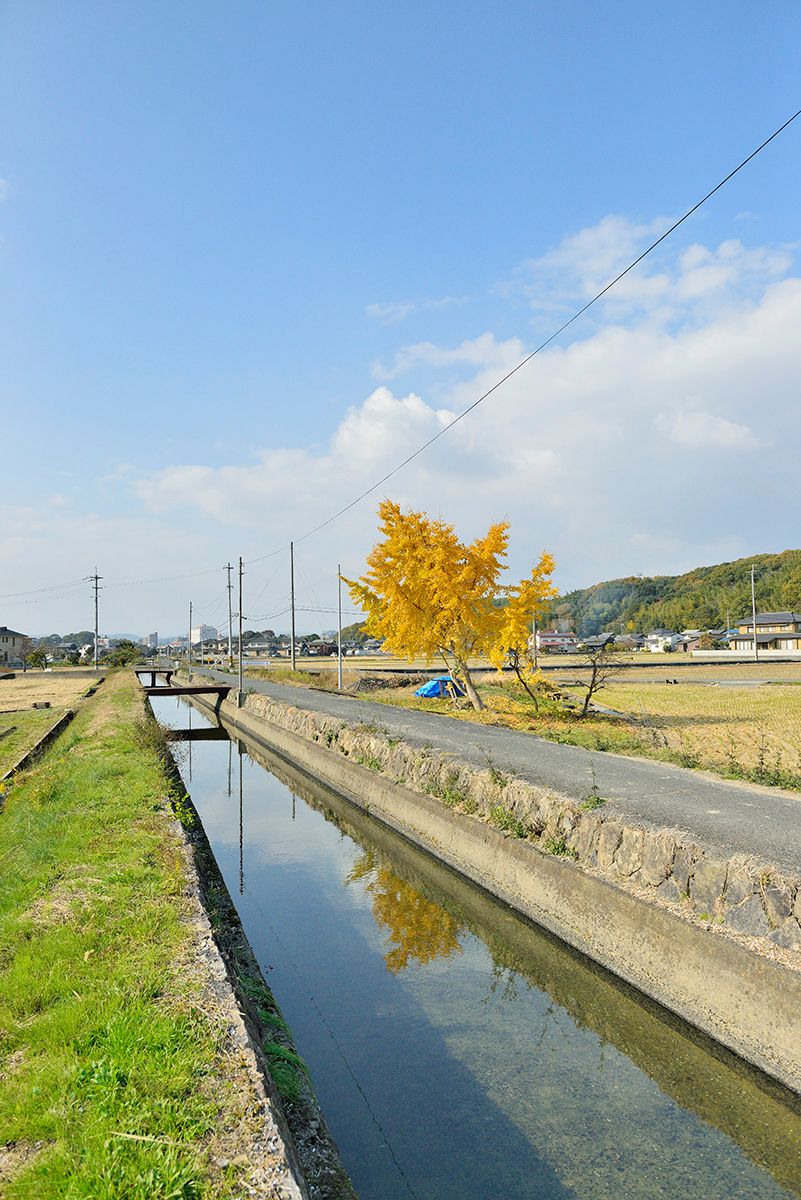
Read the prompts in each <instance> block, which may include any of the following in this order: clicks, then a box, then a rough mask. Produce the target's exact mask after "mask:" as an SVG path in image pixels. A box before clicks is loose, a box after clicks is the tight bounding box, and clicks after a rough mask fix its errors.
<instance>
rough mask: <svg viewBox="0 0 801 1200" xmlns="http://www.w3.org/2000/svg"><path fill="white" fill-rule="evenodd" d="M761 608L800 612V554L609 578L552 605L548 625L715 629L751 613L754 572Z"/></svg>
mask: <svg viewBox="0 0 801 1200" xmlns="http://www.w3.org/2000/svg"><path fill="white" fill-rule="evenodd" d="M752 565H753V566H754V567H755V568H756V600H757V608H758V609H759V610H761V611H762V612H775V611H781V610H784V609H789V610H791V611H795V612H799V611H801V550H785V551H783V553H781V554H758V555H755V556H753V557H751V558H740V559H737V560H736V562H729V563H719V564H718V565H717V566H714V567H697V568H696V569H695V570H694V571H688V572H687V574H686V575H656V576H654V577H652V578H644V579H643V578H639V577H638V578H633V577H632V578H629V579H611V580H608V581H607V582H606V583H595V584H593V585H592V587H588V588H579V589H578V590H576V591H574V592H567V593H566V594H565V595H564V596H560V597H559V598H558V599H557V600H555V601H554V603H553V605H552V607H551V611H550V614H549V618H548V620H549V623H551V622H553V623H555V622H556V621H558V620H565V621H568V622H569V623H570V625H571V627H572V628H573V629H575V630H576V632H577V633H580V634H585V635H586V634H592V633H600V632H601V631H609V632H612V633H648V632H649V630H651V629H676V630H681V629H715V628H723V627H725V626H726V624H727V622H728V623H731V624H732V625H733V624H736V623H737V621H738V620H742V619H743V618H744V617H748V615H749V613H750V612H751V567H752Z"/></svg>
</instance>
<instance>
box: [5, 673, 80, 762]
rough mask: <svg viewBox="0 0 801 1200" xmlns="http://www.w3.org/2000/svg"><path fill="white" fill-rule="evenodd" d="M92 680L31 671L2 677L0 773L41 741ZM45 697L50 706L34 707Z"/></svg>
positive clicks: (73, 704) (74, 703)
mask: <svg viewBox="0 0 801 1200" xmlns="http://www.w3.org/2000/svg"><path fill="white" fill-rule="evenodd" d="M91 683H92V680H91V679H88V678H87V677H86V676H85V675H84V676H72V677H64V676H61V675H55V676H54V675H50V674H49V673H48V672H47V671H35V672H34V671H28V672H26V673H25V674H19V675H17V676H16V678H15V679H0V774H2V772H3V771H7V770H8V769H9V768H10V767H13V765H14V764H15V763H16V762H17V761H18V760H19V759H20V758H21V757H22V755H23V754H24V753H25V751H26V750H29V749H30V748H31V746H33V745H35V744H36V742H38V740H39V738H40V737H41V736H42V734H43V733H46V731H47V730H48V729H49V728H50V726H51V725H54V724H55V722H56V721H57V720H58V718H59V717H60V716H61V714H62V713H63V712H64V711H65V710H66V709H68V708H74V707H75V705H76V703H77V701H78V699H79V697H80V696H81V695H83V693H84V692H85V691H86V689H87V688H88V687H89V686H90V684H91ZM43 700H49V701H50V708H45V709H34V708H33V707H32V706H33V705H34V704H35V703H39V702H41V701H43Z"/></svg>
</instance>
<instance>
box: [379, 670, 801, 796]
mask: <svg viewBox="0 0 801 1200" xmlns="http://www.w3.org/2000/svg"><path fill="white" fill-rule="evenodd" d="M479 689H480V691H481V694H482V699H483V701H484V709H483V711H481V712H475V711H474V710H473V709H472V708H468V707H467V706H466V705H464V704H463V703H459V702H458V701H457V702H454V701H451V700H446V699H431V700H423V699H421V698H419V697H417V696H415V695H414V688H413V687H411V686H410V687H393V688H380V687H379V688H376V689H374V690H371V691H368V692H365V694H364V698H365V699H367V700H371V701H374V702H376V703H379V704H392V705H398V706H400V707H403V708H416V709H422V710H424V711H429V712H432V711H433V712H441V713H446V714H447V715H448V716H452V717H457V718H459V719H460V720H466V721H474V722H477V723H479V724H483V725H501V726H505V727H506V728H509V729H518V730H522V731H524V732H528V733H533V734H536V735H537V736H538V737H543V738H547V739H549V740H550V741H555V742H564V743H567V744H570V745H575V746H584V747H586V748H587V749H588V750H601V751H609V752H612V753H616V754H628V755H633V756H638V757H644V758H655V759H659V760H661V761H662V762H669V763H675V764H676V765H678V766H683V767H693V768H699V769H702V770H707V771H712V772H715V773H716V774H719V775H723V776H725V777H727V778H730V779H743V780H748V781H750V782H753V783H761V784H766V785H769V786H778V787H784V788H791V789H794V790H801V687H799V686H793V685H791V684H776V685H766V686H762V687H748V686H746V687H730V686H724V687H720V686H710V685H700V684H693V683H688V684H681V683H680V684H675V685H667V684H665V683H661V684H659V683H639V682H638V683H628V682H620V681H615V682H612V683H608V684H607V685H606V686H605V687H604V688H603V690H602V691H601V692H600V694H599V695H598V696H597V697H596V698H595V701H596V702H597V704H598V705H599V706H600V705H602V706H603V707H604V708H608V709H610V710H613V711H612V712H610V713H605V712H600V711H595V712H592V711H591V712H590V713H589V714H588V716H587V717H586V718H585V719H584V720H581V719H580V717H579V713H580V711H581V706H582V703H583V692H582V691H581V690H580V689H576V688H573V687H570V686H568V685H562V687H561V688H560V689H557V688H555V687H553V686H550V687H548V686H547V685H546V687H545V688H543V690H542V691H541V692H540V698H539V707H538V709H537V708H535V706H534V704H533V703H532V701H531V699H530V698H529V696H528V695H527V694H526V692H525V691H524V690H523V688H521V687H520V685H519V684H518V683H517V681H513V680H510V679H507V678H504V679H502V680H497V681H491V682H485V683H480V684H479ZM360 694H361V693H360ZM617 714H619V715H617Z"/></svg>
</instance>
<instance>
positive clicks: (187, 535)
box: [0, 219, 801, 629]
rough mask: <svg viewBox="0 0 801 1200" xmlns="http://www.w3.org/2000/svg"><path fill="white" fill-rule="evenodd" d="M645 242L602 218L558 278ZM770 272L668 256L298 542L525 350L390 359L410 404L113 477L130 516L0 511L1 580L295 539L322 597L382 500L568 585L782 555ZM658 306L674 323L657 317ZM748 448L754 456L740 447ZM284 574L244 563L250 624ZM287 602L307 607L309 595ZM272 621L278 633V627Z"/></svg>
mask: <svg viewBox="0 0 801 1200" xmlns="http://www.w3.org/2000/svg"><path fill="white" fill-rule="evenodd" d="M601 224H602V225H603V223H601ZM644 228H645V227H637V226H633V225H632V226H627V225H626V224H625V223H622V222H621V221H620V219H614V220H611V219H610V222H609V223H607V224H606V225H605V226H604V228H603V230H602V231H601V236H600V237H599V239H598V244H597V245H595V248H593V245H594V243H593V239H592V238H590V237H586V238H584V239H581V238H579V239H578V242H576V243H570V244H569V245H568V243H569V242H570V240H569V239H567V240H566V242H565V243H563V245H562V247H561V248H558V249H559V251H560V253H561V254H562V257H561V259H559V262H560V263H561V265H562V269H563V272H564V274H565V277H566V278H567V276H569V274H570V271H569V269H568V267H569V262H570V261H571V260H570V254H573V261H574V263H575V264H576V265H577V267H578V266H580V265H581V264H582V263H583V264H584V265H585V267H586V270H587V272H589V273H588V274H587V275H586V278H587V280H588V281H589V280H590V279H591V275H592V272H603V271H605V270H609V269H612V270H613V269H614V267H615V264H616V263H617V262H618V261H619V259H620V256H621V255H624V254H626V253H629V252H630V250H631V245H632V239H633V240H637V239H638V238H639V237H640V236H641V235H642V232H643V229H644ZM646 236H647V232H646ZM555 262H556V259H553V260H551V263H552V264H553V263H555ZM787 263H788V253H787V251H785V250H783V249H780V250H773V249H771V248H762V249H760V248H757V249H753V248H752V249H745V248H744V247H743V246H742V245H741V244H740V243H739V242H735V241H730V242H724V243H722V244H721V245H718V246H715V247H711V248H710V247H703V246H693V247H690V248H688V249H686V250H683V252H682V253H681V254H680V255H677V256H675V257H674V258H673V259H670V260H665V261H663V262H662V263H661V264H660V270H659V271H658V272H655V273H653V274H652V275H650V276H645V277H644V278H643V279H642V280H640V281H639V283H638V284H637V289H638V290H637V292H636V304H635V300H634V299H632V298H631V297H630V299H629V301H627V303H630V304H631V309H630V312H629V315H628V317H627V318H626V320H625V321H624V320H623V318H622V316H621V314H622V313H623V312H624V308H623V306H622V305H621V307H620V308H619V309H617V310H616V311H615V313H614V314H613V315H614V316H615V321H614V323H608V324H606V325H604V326H601V327H597V326H595V325H592V324H588V325H585V326H582V327H577V328H576V332H577V333H579V334H581V336H579V337H577V338H576V340H573V341H572V342H571V343H570V344H568V345H559V344H558V343H557V344H554V345H553V346H551V347H549V348H548V350H546V351H544V352H543V353H541V354H540V355H538V356H537V357H535V358H534V359H533V360H532V361H531V362H530V363H529V364H528V365H527V366H526V367H525V368H523V369H522V370H520V371H519V372H517V373H516V374H515V375H514V376H513V377H512V378H511V379H509V380H508V382H507V383H505V384H504V385H503V386H502V387H501V388H499V389H498V390H497V391H495V392H494V393H493V394H492V395H491V396H490V397H489V398H488V399H487V400H486V401H485V402H484V403H482V404H481V405H480V406H479V407H478V408H476V409H475V410H474V411H473V412H472V413H471V414H470V415H469V416H468V417H466V418H465V419H464V420H463V421H459V422H458V423H457V424H456V425H455V426H454V428H453V429H452V430H450V431H449V432H448V433H447V434H446V435H445V436H443V437H440V438H438V439H437V440H436V441H434V443H433V444H432V445H431V446H430V448H429V449H427V450H426V451H425V453H423V454H422V455H420V456H418V457H416V458H414V460H413V461H412V462H411V463H410V464H409V465H408V466H407V467H405V468H404V469H403V471H401V472H400V473H398V474H397V475H394V476H392V477H391V478H390V479H389V480H387V481H386V482H384V483H382V484H381V485H380V486H379V487H378V488H376V489H375V490H374V491H372V492H371V493H370V495H369V496H368V498H367V499H366V500H364V501H363V502H362V503H360V504H358V505H357V506H355V507H354V508H351V509H349V510H348V511H347V512H346V513H345V515H343V516H342V517H341V518H339V519H338V520H337V521H336V522H335V523H332V524H330V525H328V526H326V528H325V530H324V531H323V532H321V533H320V534H316V535H315V536H314V537H313V538H308V539H305V538H304V536H303V535H304V534H306V533H308V532H309V531H311V530H313V529H314V528H315V527H316V526H317V525H319V524H320V523H321V522H322V521H324V520H326V519H327V518H328V517H329V516H331V515H332V514H334V513H336V512H337V511H338V510H340V509H343V508H345V507H346V506H347V505H348V504H349V503H350V502H351V501H352V500H353V499H354V498H355V497H356V496H358V495H359V494H360V493H362V492H364V491H365V490H366V489H368V488H370V487H371V486H372V485H373V484H374V483H375V481H376V480H377V479H380V478H381V477H382V476H384V475H386V474H387V473H388V472H390V471H392V469H393V468H394V467H395V466H396V465H397V464H398V463H399V462H401V461H402V460H403V459H405V458H406V457H407V456H409V455H410V454H412V453H413V452H414V451H415V450H416V449H417V448H418V447H419V446H421V445H422V444H423V443H425V442H427V441H429V439H431V438H434V437H435V436H436V435H437V434H438V433H440V432H441V431H442V430H443V429H444V428H445V426H446V425H447V424H448V423H449V422H450V421H451V420H452V419H453V417H454V416H455V415H456V414H458V413H459V412H461V411H462V410H463V409H465V408H466V407H467V406H468V405H469V404H471V403H472V402H473V401H475V400H476V398H477V397H478V396H480V395H482V394H483V393H484V392H486V391H488V389H489V388H491V387H492V385H493V384H495V383H497V381H498V379H499V378H500V377H501V376H502V375H504V374H505V373H506V371H508V370H509V368H510V367H511V366H512V365H515V364H516V363H517V362H519V361H520V360H521V359H522V358H523V357H524V355H525V354H526V353H527V352H528V350H529V348H530V347H529V346H527V345H526V344H525V343H524V342H523V341H522V340H519V339H517V338H506V339H501V338H499V337H498V336H497V334H496V333H494V332H492V331H490V330H488V331H487V332H485V333H484V334H482V335H481V336H480V337H476V338H472V339H466V340H464V341H462V342H460V343H458V344H457V345H439V344H437V343H435V342H433V341H427V342H417V343H415V344H413V345H409V346H405V347H403V346H401V347H400V348H399V350H398V352H397V354H396V356H395V358H394V359H393V360H392V362H391V363H390V364H389V366H388V367H387V368H384V372H385V374H384V378H385V379H386V380H387V381H389V380H391V379H394V378H396V377H399V376H401V375H404V374H405V373H407V372H414V377H413V384H414V390H411V388H410V387H409V386H408V385H407V386H405V387H403V388H402V389H401V388H399V389H398V391H397V392H396V391H395V390H393V387H392V386H390V384H389V383H388V382H387V383H385V384H384V385H383V386H380V387H376V388H375V389H374V390H372V391H371V392H370V394H369V395H367V396H366V397H365V398H364V399H362V400H361V401H360V402H359V403H355V404H353V405H352V406H351V407H350V408H349V409H347V411H346V412H344V413H343V414H342V415H341V417H340V418H339V419H338V421H337V422H336V423H335V425H334V427H333V428H332V429H331V430H330V433H329V436H328V437H327V438H326V439H324V441H323V442H322V443H321V444H312V443H309V442H308V441H304V440H303V439H302V437H301V436H300V435H299V436H298V438H297V439H293V440H292V442H291V443H290V444H285V445H280V444H272V445H261V446H255V447H254V450H253V455H252V458H251V459H250V460H249V461H240V462H228V463H225V462H223V463H222V464H219V463H216V464H215V463H214V462H213V460H212V458H211V455H212V450H211V449H210V450H209V459H208V460H207V461H205V462H203V461H199V462H195V463H180V462H178V463H176V464H174V465H173V466H170V467H168V468H167V469H165V470H162V471H157V472H155V473H153V474H151V475H149V476H146V477H145V476H144V475H142V474H140V476H139V477H138V478H137V477H136V475H135V473H134V474H133V475H132V474H130V473H128V471H127V468H125V469H123V468H120V469H119V470H118V471H115V472H114V473H113V474H112V475H111V476H109V478H108V479H107V481H106V482H105V483H104V484H103V487H104V489H105V492H104V495H107V496H108V497H109V499H110V500H111V499H112V498H113V497H114V496H118V497H124V496H125V495H127V494H128V492H129V489H131V488H133V490H134V494H135V496H136V497H137V499H138V502H139V504H140V509H139V511H138V514H137V515H136V516H135V517H132V518H130V519H127V520H123V519H122V518H116V517H114V516H112V515H108V516H99V515H95V516H93V515H91V514H89V515H86V514H80V513H78V512H77V511H75V510H74V509H73V508H70V509H69V510H67V509H61V508H58V507H55V508H54V507H53V506H51V505H49V504H47V505H44V504H43V505H42V507H41V509H37V510H31V511H30V512H28V513H11V512H9V513H8V514H3V513H0V527H3V528H5V530H7V531H8V532H7V534H6V538H5V540H3V538H2V537H0V556H1V557H2V559H3V561H4V563H5V564H6V566H7V573H8V574H9V575H10V576H13V575H14V574H17V575H18V576H20V577H23V578H31V577H32V575H33V574H34V572H33V571H32V569H31V568H30V566H29V565H28V566H26V564H30V563H31V562H34V561H38V562H39V563H41V562H48V570H49V577H50V578H53V577H55V578H56V579H58V578H71V577H72V576H73V575H74V574H75V563H76V562H80V563H81V570H80V571H79V572H78V573H79V574H82V573H87V574H88V573H89V572H90V571H91V570H92V568H93V566H94V564H95V562H96V561H97V562H98V564H99V566H100V571H101V574H104V575H106V576H107V578H108V579H109V580H114V579H120V578H122V579H125V578H129V577H136V576H139V575H141V576H151V575H160V574H168V575H171V574H177V573H179V572H182V571H192V570H193V569H194V570H198V569H202V568H206V567H208V566H209V565H212V566H213V565H214V564H215V563H218V564H219V565H220V566H221V565H222V564H223V563H224V562H226V561H228V559H229V558H231V559H232V560H233V559H235V557H236V555H237V554H239V553H243V554H244V556H245V558H246V559H254V558H260V557H261V556H262V555H265V554H267V553H268V552H269V551H271V550H273V549H276V548H279V547H283V546H286V545H287V544H288V542H289V540H290V538H292V539H294V540H295V541H296V543H298V559H297V561H298V567H299V570H300V569H301V568H302V569H303V570H304V571H305V575H306V578H307V580H308V590H309V594H311V590H313V591H314V593H315V594H316V595H317V596H319V597H328V598H329V599H330V600H335V596H336V592H335V582H334V581H335V572H336V565H337V563H339V562H341V563H342V566H343V569H344V570H345V573H346V574H353V573H358V572H359V570H360V569H361V567H362V565H363V561H364V556H365V553H366V552H367V550H368V549H369V547H370V545H371V544H372V541H373V540H374V536H375V508H376V504H377V503H378V501H379V500H380V499H381V498H382V497H383V496H385V495H391V496H392V497H393V498H395V499H397V500H398V501H399V502H400V503H401V504H404V505H410V506H414V507H416V508H422V509H425V510H427V511H429V512H432V513H436V514H441V515H443V516H444V517H445V518H446V519H448V520H452V521H453V522H454V523H455V524H456V526H457V527H458V529H459V531H460V533H462V534H463V535H464V536H465V537H471V536H474V535H476V534H477V533H479V532H481V531H482V530H483V529H485V528H486V527H487V525H488V524H489V523H490V522H491V521H494V520H499V519H508V520H510V521H511V523H512V555H511V563H512V567H513V569H514V570H515V571H517V572H520V573H523V572H525V571H526V570H527V568H528V567H529V565H530V563H531V560H532V558H533V557H534V556H535V555H536V554H538V553H539V552H540V551H541V550H542V549H543V548H547V549H549V550H551V551H552V552H553V553H554V554H555V557H556V560H557V574H558V582H559V584H560V586H561V587H563V588H564V589H567V588H569V587H574V586H580V585H584V584H588V583H591V582H594V581H596V580H599V579H606V578H611V577H614V576H617V575H623V574H630V573H634V572H637V571H643V572H646V573H667V572H673V571H680V570H686V569H689V568H691V567H693V566H697V565H701V564H703V563H708V562H714V561H721V560H722V559H724V558H734V557H737V556H739V555H741V554H742V555H744V554H748V553H752V552H754V551H756V550H772V549H783V548H785V547H786V546H788V545H793V544H797V543H798V530H797V525H796V522H795V515H794V514H795V509H794V505H793V503H792V497H794V496H795V493H796V490H797V463H798V459H799V454H801V430H799V428H798V424H797V421H796V419H795V414H796V409H797V394H798V382H797V381H798V379H799V377H801V339H799V338H798V333H797V331H798V329H799V327H801V279H799V278H794V277H788V278H781V274H782V272H783V271H786V268H787ZM587 264H589V265H587ZM590 268H591V271H590ZM554 269H555V267H554ZM571 286H572V285H571ZM587 286H589V283H588V284H587ZM682 288H683V289H684V290H685V292H686V298H685V299H682V298H681V296H680V294H679V293H680V291H681V289H682ZM632 295H633V294H632ZM662 311H665V312H670V313H671V314H674V315H675V313H677V312H679V313H684V314H685V315H686V314H687V313H690V314H691V319H690V318H687V319H681V320H675V319H672V318H671V319H669V320H662V319H661V317H660V316H659V315H657V316H654V314H659V313H661V312H662ZM582 330H583V333H582ZM404 382H405V381H404ZM411 382H412V381H410V383H411ZM434 397H436V399H434ZM301 427H302V422H300V423H299V428H301ZM757 446H759V447H760V453H759V454H754V453H750V451H753V449H754V448H756V447H757ZM276 570H277V572H278V574H277V575H276V576H275V579H274V580H273V574H274V572H275V571H276ZM285 576H286V570H285V565H282V559H281V557H280V556H278V557H276V558H275V559H269V560H267V561H266V562H263V563H253V564H252V565H248V566H247V568H246V596H249V597H252V599H251V600H250V601H246V603H247V608H246V611H247V612H249V613H250V614H251V615H254V616H255V615H256V614H263V613H268V612H278V611H279V610H280V609H281V608H282V607H285V606H286V591H287V581H286V578H285ZM223 583H224V580H223V578H222V577H220V578H219V579H218V578H217V576H216V575H214V574H212V578H211V579H210V580H206V579H205V578H201V579H200V581H199V582H198V583H197V585H195V584H194V583H192V584H187V583H177V584H165V585H164V587H163V588H155V589H154V590H153V592H152V595H151V594H150V593H147V595H146V598H145V602H143V600H142V593H141V592H136V591H133V592H131V595H130V597H129V596H128V595H127V593H126V592H125V590H124V589H118V590H117V591H116V592H114V593H113V594H112V592H111V591H109V593H108V595H107V597H106V599H107V601H109V602H110V601H111V600H112V599H114V601H115V603H116V604H118V605H119V606H124V605H127V606H128V608H127V609H126V610H125V611H128V612H130V613H131V614H132V615H131V616H129V617H125V616H124V615H120V616H119V618H118V619H116V620H115V621H114V625H115V627H117V628H120V627H122V628H125V627H126V626H127V627H133V628H139V627H141V628H142V629H144V628H145V627H150V628H155V627H156V624H158V623H163V621H164V620H167V619H168V618H166V617H163V616H159V615H158V614H159V613H162V614H163V613H164V611H165V609H166V608H167V607H168V602H169V604H171V605H172V608H170V609H169V611H170V612H172V613H174V614H177V615H176V616H174V617H172V618H169V619H170V621H171V627H172V628H173V629H177V628H181V627H182V622H183V615H184V614H183V607H184V604H185V601H188V599H189V597H190V595H191V596H192V598H193V599H194V600H195V602H196V604H197V606H198V611H200V615H201V617H202V618H203V619H204V620H209V621H210V623H212V624H214V623H215V621H216V617H217V615H218V614H217V613H216V612H215V610H214V604H217V606H218V608H219V607H220V605H221V606H222V609H224V608H225V595H224V589H223ZM190 587H191V588H192V591H191V592H190V591H189V588H190ZM204 589H205V590H204ZM299 589H300V594H301V599H302V598H303V595H304V594H305V593H306V591H307V583H305V582H301V583H299ZM212 592H215V593H217V592H219V593H220V595H219V596H217V598H216V599H215V597H214V596H213V595H212ZM203 609H210V611H201V610H203ZM222 609H221V610H220V611H222ZM17 611H18V610H14V611H10V612H9V616H10V617H11V618H13V619H16V618H15V612H17ZM82 611H83V610H82ZM122 611H123V610H122V607H120V612H122ZM0 619H4V618H2V617H0ZM76 621H77V618H76ZM8 623H13V620H11V621H9V622H8ZM60 623H61V624H63V622H60ZM77 623H78V624H80V623H81V622H80V621H77ZM217 623H219V622H217ZM270 623H272V624H273V625H278V627H282V626H281V618H276V619H275V621H272V619H271V622H270ZM318 623H325V624H330V623H331V622H330V620H329V619H326V620H325V621H324V622H323V618H321V619H320V621H319V622H318ZM53 627H54V628H55V627H56V625H53Z"/></svg>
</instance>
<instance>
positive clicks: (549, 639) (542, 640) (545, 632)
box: [536, 629, 578, 654]
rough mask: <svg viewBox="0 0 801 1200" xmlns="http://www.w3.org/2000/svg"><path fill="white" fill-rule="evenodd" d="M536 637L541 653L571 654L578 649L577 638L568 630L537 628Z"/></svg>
mask: <svg viewBox="0 0 801 1200" xmlns="http://www.w3.org/2000/svg"><path fill="white" fill-rule="evenodd" d="M536 638H537V649H538V650H539V652H540V653H541V654H572V653H573V652H574V651H575V650H577V649H578V638H577V637H576V635H575V633H572V632H571V631H570V630H567V631H564V632H563V631H562V630H559V629H538V630H537V635H536Z"/></svg>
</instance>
